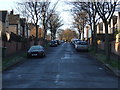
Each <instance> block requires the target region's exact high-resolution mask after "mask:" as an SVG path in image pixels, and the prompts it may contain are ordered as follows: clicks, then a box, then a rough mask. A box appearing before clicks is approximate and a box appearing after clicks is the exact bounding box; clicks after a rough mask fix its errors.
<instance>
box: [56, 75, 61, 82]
mask: <svg viewBox="0 0 120 90" xmlns="http://www.w3.org/2000/svg"><path fill="white" fill-rule="evenodd" d="M59 78H60V75H59V74H57V75H56V80H55V83H58V81H59Z"/></svg>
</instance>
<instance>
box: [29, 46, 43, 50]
mask: <svg viewBox="0 0 120 90" xmlns="http://www.w3.org/2000/svg"><path fill="white" fill-rule="evenodd" d="M42 49H43V48H42V47H40V46H33V47H31V48H30V50H42Z"/></svg>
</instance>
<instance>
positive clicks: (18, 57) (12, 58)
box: [2, 50, 27, 71]
mask: <svg viewBox="0 0 120 90" xmlns="http://www.w3.org/2000/svg"><path fill="white" fill-rule="evenodd" d="M26 52H27V50H21V51H18V52H17V53H14V54H11V55H8V56H6V57H5V58H2V70H3V71H4V70H6V69H8V68H9V67H11V66H13V65H15V64H17V63H19V62H21V61H22V60H24V59H25V57H26Z"/></svg>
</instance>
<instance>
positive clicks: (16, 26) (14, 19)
mask: <svg viewBox="0 0 120 90" xmlns="http://www.w3.org/2000/svg"><path fill="white" fill-rule="evenodd" d="M8 19H9V32H10V34H11V32H12V33H14V34H16V35H20V31H21V30H20V15H19V14H16V15H14V14H13V11H11V12H10V14H9V15H8Z"/></svg>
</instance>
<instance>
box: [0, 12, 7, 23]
mask: <svg viewBox="0 0 120 90" xmlns="http://www.w3.org/2000/svg"><path fill="white" fill-rule="evenodd" d="M0 14H1V17H2V18H0V21H2V22H3V23H5V20H6V15H7V11H0Z"/></svg>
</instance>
